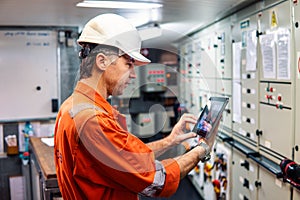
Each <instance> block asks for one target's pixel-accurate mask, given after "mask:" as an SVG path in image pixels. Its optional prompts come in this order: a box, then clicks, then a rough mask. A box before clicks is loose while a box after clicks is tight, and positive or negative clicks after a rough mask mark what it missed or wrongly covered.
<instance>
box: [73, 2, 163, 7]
mask: <svg viewBox="0 0 300 200" xmlns="http://www.w3.org/2000/svg"><path fill="white" fill-rule="evenodd" d="M76 6H77V7H88V8H118V9H154V8H161V7H162V4H159V3H152V2H131V1H83V2H80V3H78V4H77V5H76Z"/></svg>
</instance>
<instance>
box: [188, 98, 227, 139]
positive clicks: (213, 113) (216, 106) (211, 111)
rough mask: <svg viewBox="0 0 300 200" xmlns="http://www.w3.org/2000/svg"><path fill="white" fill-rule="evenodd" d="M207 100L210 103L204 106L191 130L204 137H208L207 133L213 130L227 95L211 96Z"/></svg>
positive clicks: (219, 117)
mask: <svg viewBox="0 0 300 200" xmlns="http://www.w3.org/2000/svg"><path fill="white" fill-rule="evenodd" d="M209 100H210V105H206V106H205V107H204V109H203V111H202V112H201V115H200V117H199V118H198V120H197V123H196V124H195V126H194V128H193V132H195V133H197V134H198V135H200V136H201V137H204V138H209V135H210V134H209V133H212V132H213V131H214V129H215V127H216V125H217V124H218V121H219V120H220V119H221V116H222V113H223V111H224V109H225V107H226V105H227V104H228V101H229V99H228V98H227V97H211V98H210V99H209ZM209 126H211V129H210V131H208V130H209Z"/></svg>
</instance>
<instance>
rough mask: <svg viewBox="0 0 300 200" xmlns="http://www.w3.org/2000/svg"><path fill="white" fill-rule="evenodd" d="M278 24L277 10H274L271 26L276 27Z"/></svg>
mask: <svg viewBox="0 0 300 200" xmlns="http://www.w3.org/2000/svg"><path fill="white" fill-rule="evenodd" d="M277 26H278V19H277V14H276V12H275V10H273V11H272V15H271V28H276V27H277Z"/></svg>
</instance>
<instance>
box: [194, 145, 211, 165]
mask: <svg viewBox="0 0 300 200" xmlns="http://www.w3.org/2000/svg"><path fill="white" fill-rule="evenodd" d="M197 146H201V147H203V148H204V150H205V155H204V157H203V158H201V162H206V161H208V160H210V148H209V146H208V145H207V144H206V143H205V142H203V141H201V142H200V143H198V145H197Z"/></svg>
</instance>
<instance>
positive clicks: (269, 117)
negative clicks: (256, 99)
mask: <svg viewBox="0 0 300 200" xmlns="http://www.w3.org/2000/svg"><path fill="white" fill-rule="evenodd" d="M260 116H261V119H263V120H261V121H260V130H262V136H261V139H260V142H261V145H262V146H265V147H267V148H269V149H272V150H273V151H275V152H279V153H280V154H281V155H284V156H286V157H290V156H291V153H292V146H293V134H292V129H293V128H292V111H291V110H288V109H283V110H279V109H276V108H275V107H274V106H269V105H265V104H261V105H260Z"/></svg>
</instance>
